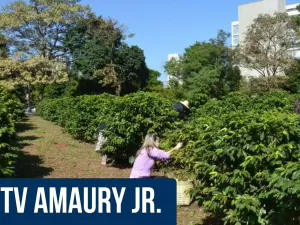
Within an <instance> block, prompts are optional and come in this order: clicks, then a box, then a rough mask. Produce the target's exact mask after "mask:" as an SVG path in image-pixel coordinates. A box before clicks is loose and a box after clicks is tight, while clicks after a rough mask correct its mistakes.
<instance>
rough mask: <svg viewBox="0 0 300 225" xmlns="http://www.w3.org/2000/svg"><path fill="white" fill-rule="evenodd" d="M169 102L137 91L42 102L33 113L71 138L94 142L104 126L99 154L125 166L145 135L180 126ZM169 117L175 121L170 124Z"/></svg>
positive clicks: (159, 133)
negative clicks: (120, 95) (105, 137)
mask: <svg viewBox="0 0 300 225" xmlns="http://www.w3.org/2000/svg"><path fill="white" fill-rule="evenodd" d="M173 103H174V102H172V101H171V100H168V99H165V98H162V97H160V96H159V95H157V94H155V93H145V92H138V93H134V94H130V95H126V96H124V97H114V96H109V95H106V94H102V95H98V96H79V97H75V98H60V99H54V100H44V101H43V102H42V103H40V104H39V105H38V107H37V114H38V115H39V116H41V117H43V118H44V119H46V120H49V121H52V122H54V123H56V124H58V125H60V126H61V127H62V128H63V130H64V131H65V132H67V133H69V134H70V135H72V137H74V138H76V139H78V140H82V141H88V142H95V141H96V139H97V134H98V131H99V127H100V126H101V124H103V123H105V124H106V128H105V130H104V135H105V136H107V137H108V138H107V142H106V143H105V144H104V146H103V150H102V151H101V152H102V153H103V154H106V155H107V156H108V157H110V158H113V159H115V160H116V161H119V162H126V163H128V161H129V159H130V158H132V157H133V156H134V155H135V153H136V152H137V150H138V148H139V147H140V145H141V144H142V141H143V138H144V136H145V135H146V133H147V132H152V133H155V134H157V135H159V136H161V137H163V135H164V133H165V132H166V131H168V130H174V129H175V127H176V126H179V125H180V122H178V121H177V113H176V112H175V111H174V110H173V109H172V107H171V106H172V104H173ZM172 118H174V119H175V122H172Z"/></svg>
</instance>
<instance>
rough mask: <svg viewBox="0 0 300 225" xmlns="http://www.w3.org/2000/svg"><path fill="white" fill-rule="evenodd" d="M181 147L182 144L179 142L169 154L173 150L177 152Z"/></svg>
mask: <svg viewBox="0 0 300 225" xmlns="http://www.w3.org/2000/svg"><path fill="white" fill-rule="evenodd" d="M181 147H182V143H181V142H179V143H178V144H177V145H176V146H175V147H174V148H172V149H171V150H170V151H169V152H173V151H174V150H178V149H180V148H181Z"/></svg>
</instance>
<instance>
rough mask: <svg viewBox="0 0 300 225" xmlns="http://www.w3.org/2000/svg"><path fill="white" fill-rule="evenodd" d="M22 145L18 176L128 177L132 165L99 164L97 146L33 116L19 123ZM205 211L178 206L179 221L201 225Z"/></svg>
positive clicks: (183, 224)
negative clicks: (122, 167)
mask: <svg viewBox="0 0 300 225" xmlns="http://www.w3.org/2000/svg"><path fill="white" fill-rule="evenodd" d="M17 130H18V135H19V142H20V145H21V147H22V152H21V154H20V159H19V161H18V163H17V165H16V177H17V178H127V177H129V175H130V168H129V169H128V168H127V169H119V168H114V167H108V166H103V165H101V164H100V156H99V154H98V153H96V152H95V150H94V149H95V145H92V144H87V143H84V142H79V141H77V140H74V139H73V138H72V137H71V136H70V135H68V134H67V133H64V132H62V129H61V128H60V127H59V126H56V125H54V124H53V123H51V122H48V121H45V120H43V119H41V118H40V117H37V116H30V117H28V118H27V120H25V121H24V122H22V123H19V124H18V126H17ZM203 215H204V213H203V212H202V210H201V208H199V207H198V206H196V205H195V204H193V205H192V206H190V207H178V211H177V224H178V225H190V224H200V223H201V221H202V219H203Z"/></svg>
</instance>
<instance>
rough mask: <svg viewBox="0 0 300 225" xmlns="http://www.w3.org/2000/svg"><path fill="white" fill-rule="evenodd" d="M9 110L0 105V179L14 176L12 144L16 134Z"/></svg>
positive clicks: (14, 157)
mask: <svg viewBox="0 0 300 225" xmlns="http://www.w3.org/2000/svg"><path fill="white" fill-rule="evenodd" d="M8 111H9V110H7V108H6V107H5V106H4V105H3V104H2V103H1V104H0V134H1V135H0V177H9V176H11V175H13V174H14V162H15V160H16V158H17V154H16V153H17V152H16V149H15V148H14V147H13V143H14V142H15V141H16V132H15V128H14V123H13V120H12V118H11V115H9V113H8Z"/></svg>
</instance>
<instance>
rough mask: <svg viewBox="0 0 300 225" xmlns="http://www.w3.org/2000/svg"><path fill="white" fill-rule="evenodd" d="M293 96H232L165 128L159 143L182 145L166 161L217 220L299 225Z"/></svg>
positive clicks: (297, 119)
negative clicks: (179, 125) (180, 172)
mask: <svg viewBox="0 0 300 225" xmlns="http://www.w3.org/2000/svg"><path fill="white" fill-rule="evenodd" d="M297 97H298V96H296V95H289V94H288V93H284V92H277V93H270V94H267V95H264V96H260V97H256V96H247V95H244V94H238V93H232V94H231V95H229V96H227V97H226V98H224V99H222V100H211V101H209V102H208V103H206V104H205V105H204V106H203V107H201V108H199V109H198V110H197V111H196V112H195V113H194V114H193V119H192V120H191V121H189V122H188V123H186V124H185V125H184V126H183V128H182V129H180V130H177V131H175V132H169V134H168V138H167V140H166V141H165V142H164V146H165V147H170V146H171V145H173V144H175V143H176V142H178V141H182V142H183V143H184V144H185V145H184V149H183V151H179V152H178V153H177V155H176V158H175V160H174V161H173V162H172V163H171V164H170V165H168V166H171V167H173V168H174V169H176V170H179V169H180V170H183V171H184V175H185V176H186V178H190V179H192V180H193V181H194V183H195V188H194V189H193V191H192V193H191V194H192V195H193V196H194V198H195V199H196V201H198V203H199V205H202V206H203V207H204V209H205V210H206V211H207V212H209V213H210V214H211V215H212V217H214V218H215V219H219V220H220V224H236V225H238V224H248V225H254V224H255V225H256V224H272V225H280V224H299V222H300V210H299V209H300V208H299V206H300V205H299V203H300V188H299V187H300V161H299V159H300V116H299V115H296V114H294V113H293V106H294V103H295V101H296V99H297Z"/></svg>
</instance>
